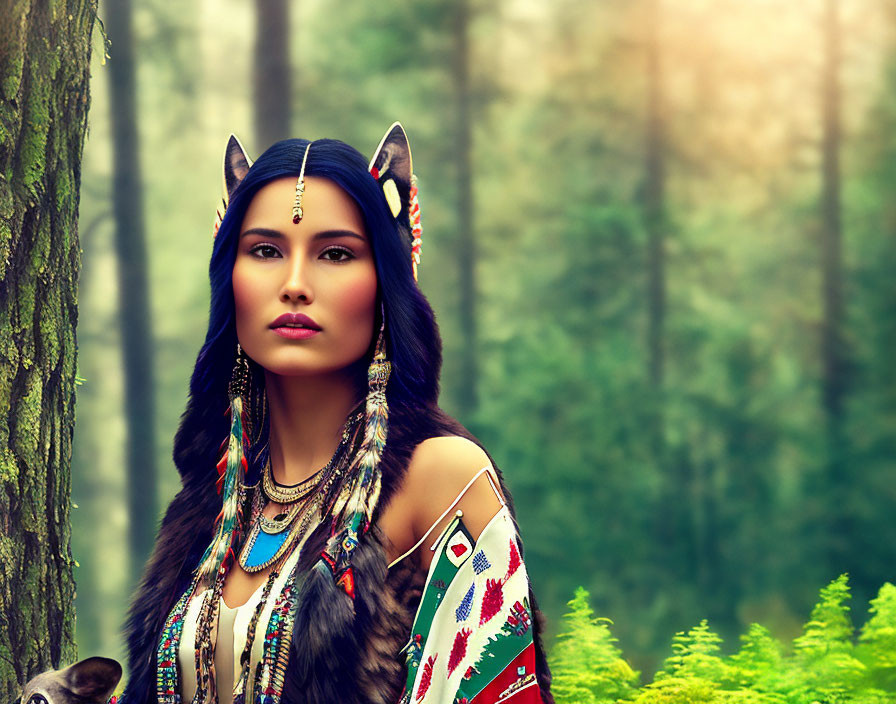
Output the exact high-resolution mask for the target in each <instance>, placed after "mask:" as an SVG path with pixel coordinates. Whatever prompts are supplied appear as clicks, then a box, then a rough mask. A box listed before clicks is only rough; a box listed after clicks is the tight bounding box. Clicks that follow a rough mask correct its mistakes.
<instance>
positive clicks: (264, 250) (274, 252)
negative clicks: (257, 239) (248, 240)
mask: <svg viewBox="0 0 896 704" xmlns="http://www.w3.org/2000/svg"><path fill="white" fill-rule="evenodd" d="M249 252H250V253H251V254H254V255H255V256H256V257H260V258H261V259H270V258H271V257H276V256H278V255H279V254H280V252H279V251H278V249H277V248H276V247H274V246H273V245H270V244H257V245H255V246H254V247H252V249H250V250H249Z"/></svg>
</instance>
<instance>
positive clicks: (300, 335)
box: [269, 313, 321, 340]
mask: <svg viewBox="0 0 896 704" xmlns="http://www.w3.org/2000/svg"><path fill="white" fill-rule="evenodd" d="M299 326H301V327H299ZM269 327H270V328H272V329H273V331H274V332H275V333H277V334H278V335H280V336H281V337H285V338H287V339H289V340H305V339H307V338H309V337H313V336H314V335H317V333H319V332H320V329H321V328H320V325H318V324H317V323H315V322H314V321H313V320H312V319H311V318H309V317H308V316H307V315H305V314H304V313H284V314H283V315H281V316H278V317H277V319H276V320H274V322H273V323H271V324H270V326H269Z"/></svg>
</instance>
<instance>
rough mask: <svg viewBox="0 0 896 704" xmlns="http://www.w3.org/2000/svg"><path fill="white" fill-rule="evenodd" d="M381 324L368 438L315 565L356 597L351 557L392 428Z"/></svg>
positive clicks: (368, 516) (376, 489)
mask: <svg viewBox="0 0 896 704" xmlns="http://www.w3.org/2000/svg"><path fill="white" fill-rule="evenodd" d="M381 317H382V318H383V322H382V323H381V324H380V332H379V336H378V337H377V341H376V349H375V352H374V355H373V360H372V361H371V363H370V366H369V367H368V370H367V385H368V392H367V405H366V411H365V416H366V419H365V425H364V438H363V440H362V443H361V447H360V449H359V451H358V454H357V456H356V459H355V461H354V462H353V464H352V468H351V470H350V472H349V476H351V477H352V480H351V481H350V482H347V483H346V486H345V487H344V488H343V490H342V491H341V492H340V493H339V496H338V497H337V498H336V501H335V503H334V505H333V509H332V515H333V530H332V533H331V535H330V539H329V540H328V541H327V545H326V548H324V551H323V552H322V553H321V559H320V560H319V561H318V562H317V564H316V565H315V568H316V569H318V570H319V571H322V572H328V573H329V574H331V575H332V577H333V579H334V580H335V581H336V585H337V586H338V587H340V588H341V589H342V590H343V591H344V592H345V593H346V594H347V595H348V596H349V597H350V598H352V599H354V598H355V580H354V573H353V571H352V567H351V557H352V553H353V552H354V551H355V548H356V547H357V546H358V538H359V537H360V536H361V535H363V534H364V533H366V532H367V530H368V528H369V527H370V523H371V521H372V519H373V511H374V509H376V505H377V502H378V501H379V496H380V488H381V483H382V476H381V472H380V466H379V464H380V458H381V457H382V455H383V449H384V448H385V446H386V438H387V435H388V428H389V404H388V402H387V401H386V385H387V384H388V382H389V374H390V372H391V370H392V364H391V362H389V360H387V359H386V344H385V339H384V334H385V318H384V316H381Z"/></svg>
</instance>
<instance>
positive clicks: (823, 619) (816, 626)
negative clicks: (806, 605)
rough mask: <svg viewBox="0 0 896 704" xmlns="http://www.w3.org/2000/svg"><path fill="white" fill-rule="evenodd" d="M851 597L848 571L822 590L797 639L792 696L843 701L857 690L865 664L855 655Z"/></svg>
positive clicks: (803, 699)
mask: <svg viewBox="0 0 896 704" xmlns="http://www.w3.org/2000/svg"><path fill="white" fill-rule="evenodd" d="M849 598H850V594H849V584H848V579H847V576H846V575H845V574H842V575H840V576H839V577H837V579H835V580H834V581H833V582H831V583H830V584H829V585H828V586H826V587H824V588H823V589H822V590H821V593H820V594H819V602H818V603H817V604H816V605H815V607H814V608H813V609H812V615H811V616H810V618H809V622H808V623H806V625H805V626H804V627H803V635H801V636H799V637H798V638H796V639H795V640H794V642H793V644H794V663H793V664H794V666H795V667H794V670H793V675H794V676H793V677H792V678H791V683H792V684H791V688H790V691H789V692H788V695H789V698H791V699H792V700H794V701H806V702H810V701H815V700H817V699H821V700H828V701H841V700H845V699H847V698H848V695H849V694H850V693H853V694H856V690H857V688H858V687H859V685H860V683H861V681H862V675H863V669H864V668H863V666H862V663H861V662H859V661H858V660H857V659H856V658H855V656H854V646H853V642H852V637H853V625H852V621H851V620H850V617H849V606H848V605H847V604H846V602H847V601H848V600H849Z"/></svg>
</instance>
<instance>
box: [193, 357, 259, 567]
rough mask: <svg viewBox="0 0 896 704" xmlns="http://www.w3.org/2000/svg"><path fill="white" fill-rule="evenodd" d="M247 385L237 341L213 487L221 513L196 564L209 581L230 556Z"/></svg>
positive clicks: (246, 365) (243, 449)
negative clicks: (226, 426) (225, 432)
mask: <svg viewBox="0 0 896 704" xmlns="http://www.w3.org/2000/svg"><path fill="white" fill-rule="evenodd" d="M248 389H249V360H248V358H247V357H246V355H245V354H244V353H243V350H242V347H240V345H239V343H237V346H236V361H235V363H234V365H233V373H232V374H231V378H230V384H229V385H228V389H227V395H228V397H229V398H230V406H229V408H228V413H229V414H230V434H229V436H228V440H227V449H226V450H225V451H224V454H223V455H222V456H221V459H220V460H219V461H218V464H217V470H218V480H217V482H216V487H217V489H218V493H219V494H220V495H221V496H222V499H223V501H222V507H221V513H219V514H218V517H217V519H216V520H215V537H214V538H213V539H212V542H211V544H210V545H209V546H208V548H207V549H206V551H205V555H203V557H202V561H201V562H200V568H199V578H200V579H203V580H209V581H213V579H214V576H215V575H217V573H218V572H226V570H227V568H228V567H229V566H230V563H231V562H232V561H233V559H234V553H233V539H234V534H235V533H236V532H237V530H238V528H239V526H238V522H239V504H240V486H241V485H242V483H243V478H244V477H245V475H246V471H247V469H248V462H247V461H246V446H247V445H248V438H247V436H246V429H245V421H246V418H245V413H244V398H245V397H246V395H247V393H248Z"/></svg>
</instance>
